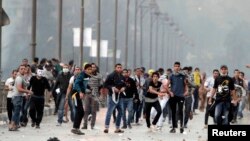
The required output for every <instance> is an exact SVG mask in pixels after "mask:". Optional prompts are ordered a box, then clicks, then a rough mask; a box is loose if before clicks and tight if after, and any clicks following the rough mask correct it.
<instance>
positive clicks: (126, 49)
mask: <svg viewBox="0 0 250 141" xmlns="http://www.w3.org/2000/svg"><path fill="white" fill-rule="evenodd" d="M129 3H130V0H127V10H126V11H127V13H126V39H125V68H127V67H128V26H129ZM134 58H135V55H134Z"/></svg>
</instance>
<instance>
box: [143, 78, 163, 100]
mask: <svg viewBox="0 0 250 141" xmlns="http://www.w3.org/2000/svg"><path fill="white" fill-rule="evenodd" d="M161 85H162V83H161V82H158V83H157V84H155V83H154V82H153V81H150V83H149V87H150V86H151V87H153V89H154V90H155V91H157V92H159V91H160V88H161ZM146 97H147V98H152V99H154V98H158V95H157V94H153V93H150V92H148V93H147V95H146Z"/></svg>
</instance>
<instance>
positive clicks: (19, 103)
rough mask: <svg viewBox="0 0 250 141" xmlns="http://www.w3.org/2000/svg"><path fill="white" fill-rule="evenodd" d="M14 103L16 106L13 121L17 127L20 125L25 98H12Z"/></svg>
mask: <svg viewBox="0 0 250 141" xmlns="http://www.w3.org/2000/svg"><path fill="white" fill-rule="evenodd" d="M12 103H13V106H14V109H13V115H12V119H11V120H12V121H14V122H15V124H16V125H19V122H20V112H21V110H22V106H23V97H22V96H14V97H12Z"/></svg>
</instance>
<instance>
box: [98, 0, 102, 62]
mask: <svg viewBox="0 0 250 141" xmlns="http://www.w3.org/2000/svg"><path fill="white" fill-rule="evenodd" d="M100 44H101V0H97V66H98V67H100V65H101V63H100V56H101V55H100V51H101V45H100Z"/></svg>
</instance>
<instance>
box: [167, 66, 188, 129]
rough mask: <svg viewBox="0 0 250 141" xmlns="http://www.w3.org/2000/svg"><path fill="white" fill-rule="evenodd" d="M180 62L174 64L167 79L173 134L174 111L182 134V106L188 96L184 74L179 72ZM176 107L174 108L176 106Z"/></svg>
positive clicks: (175, 126) (174, 124) (175, 123)
mask: <svg viewBox="0 0 250 141" xmlns="http://www.w3.org/2000/svg"><path fill="white" fill-rule="evenodd" d="M180 69H181V68H180V62H175V63H174V69H173V70H174V72H173V74H172V75H171V76H170V77H169V85H170V86H171V88H170V90H169V94H170V99H169V104H170V108H171V110H172V129H171V130H170V133H175V132H176V131H175V128H177V121H178V120H177V118H176V111H178V117H179V119H181V127H180V133H183V132H184V128H183V105H184V101H185V96H186V95H188V87H187V79H186V76H185V74H183V73H181V72H180ZM177 104H178V106H177V107H176V105H177ZM177 108H178V109H177Z"/></svg>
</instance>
